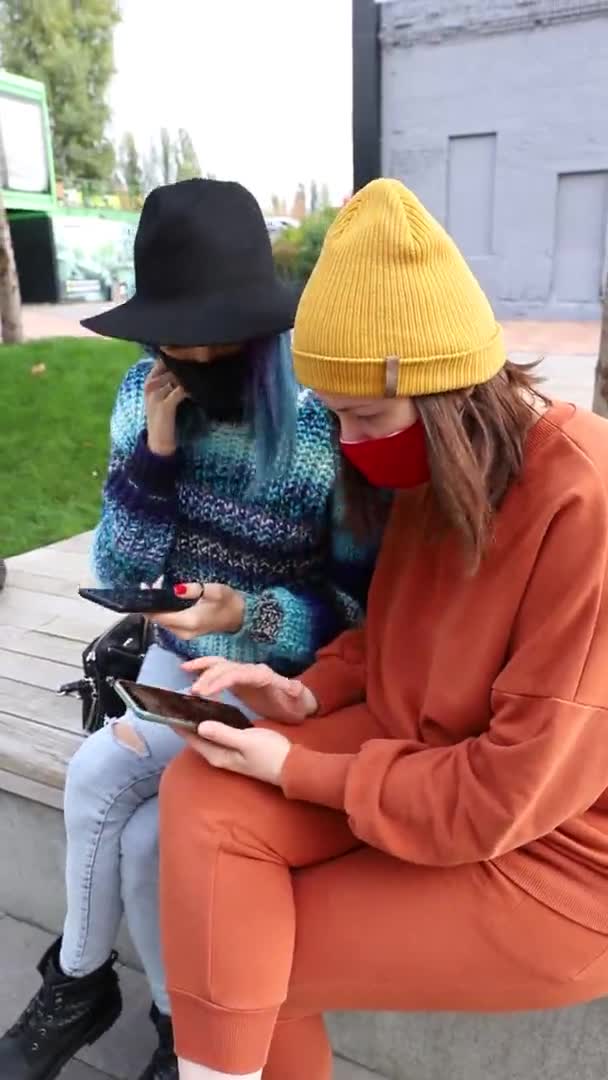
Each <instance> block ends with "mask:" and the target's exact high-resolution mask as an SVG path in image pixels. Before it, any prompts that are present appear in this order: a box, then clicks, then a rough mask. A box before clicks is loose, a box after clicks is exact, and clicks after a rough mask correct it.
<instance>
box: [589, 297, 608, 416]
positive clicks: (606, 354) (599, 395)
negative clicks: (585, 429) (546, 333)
mask: <svg viewBox="0 0 608 1080" xmlns="http://www.w3.org/2000/svg"><path fill="white" fill-rule="evenodd" d="M593 411H594V412H596V413H599V415H600V416H605V417H606V419H607V420H608V278H606V286H605V289H604V306H603V309H602V332H601V335H600V352H599V356H598V358H597V367H596V369H595V388H594V391H593Z"/></svg>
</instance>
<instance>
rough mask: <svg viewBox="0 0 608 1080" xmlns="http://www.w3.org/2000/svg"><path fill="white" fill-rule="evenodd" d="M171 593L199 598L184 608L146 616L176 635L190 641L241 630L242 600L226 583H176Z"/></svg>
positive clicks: (243, 607)
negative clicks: (209, 635) (208, 635)
mask: <svg viewBox="0 0 608 1080" xmlns="http://www.w3.org/2000/svg"><path fill="white" fill-rule="evenodd" d="M175 593H176V596H179V598H180V599H184V600H191V599H194V598H195V597H198V598H199V599H198V600H197V602H196V603H195V604H193V605H192V607H189V608H186V609H185V610H184V611H163V612H162V613H161V614H158V615H150V618H151V619H152V621H153V622H155V623H158V625H159V626H164V628H165V630H170V631H171V633H172V634H175V636H176V637H179V638H183V640H184V641H190V640H191V639H192V638H195V637H202V636H203V635H204V634H236V633H237V632H238V631H239V630H240V629H241V627H242V625H243V615H244V613H245V601H244V599H243V597H242V595H241V593H239V592H237V591H236V589H232V588H231V587H230V585H217V584H215V583H214V582H212V583H210V584H209V585H176V586H175Z"/></svg>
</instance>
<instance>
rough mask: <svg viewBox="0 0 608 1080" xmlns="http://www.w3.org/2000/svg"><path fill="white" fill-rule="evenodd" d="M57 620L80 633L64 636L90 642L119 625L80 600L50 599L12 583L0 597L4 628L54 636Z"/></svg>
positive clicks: (112, 616) (111, 616)
mask: <svg viewBox="0 0 608 1080" xmlns="http://www.w3.org/2000/svg"><path fill="white" fill-rule="evenodd" d="M57 619H65V620H68V621H69V623H70V624H71V625H72V627H76V628H77V629H78V632H77V633H70V634H60V636H63V637H73V638H75V639H77V640H82V641H87V640H90V639H91V638H93V637H95V636H96V635H97V634H100V633H101V632H102V630H103V629H105V627H106V626H111V624H112V622H115V621H116V615H115V614H114V613H113V612H111V611H104V609H103V608H100V607H96V606H95V605H94V604H91V603H90V602H89V601H87V600H81V599H80V597H78V596H74V597H73V598H72V597H66V596H48V595H43V594H40V593H35V592H30V590H29V589H14V588H11V586H10V579H9V584H8V585H7V587H6V588H5V589H4V590H3V592H2V593H0V623H2V625H4V626H7V625H8V626H17V627H22V628H23V629H27V630H42V631H45V632H46V633H50V634H52V633H54V630H53V629H52V627H53V624H54V623H55V621H56V620H57Z"/></svg>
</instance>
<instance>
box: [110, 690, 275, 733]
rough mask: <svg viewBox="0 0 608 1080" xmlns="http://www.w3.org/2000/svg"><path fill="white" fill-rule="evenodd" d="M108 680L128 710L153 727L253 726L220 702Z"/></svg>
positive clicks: (249, 721)
mask: <svg viewBox="0 0 608 1080" xmlns="http://www.w3.org/2000/svg"><path fill="white" fill-rule="evenodd" d="M109 681H110V683H111V685H112V687H113V688H114V690H116V693H117V694H118V696H119V697H120V698H122V700H123V701H124V703H125V705H126V706H127V708H128V709H131V710H132V712H134V713H135V715H136V716H138V717H139V718H140V719H141V720H150V721H151V722H152V723H153V724H167V725H168V726H169V727H181V728H184V729H185V730H186V731H190V732H194V733H196V731H197V729H198V725H199V724H202V723H203V721H205V720H217V721H218V722H219V723H221V724H228V726H229V727H233V728H239V729H240V730H244V729H245V728H250V727H253V724H252V723H251V720H249V718H248V717H247V716H245V714H244V713H242V712H241V710H240V709H237V708H236V706H235V705H226V704H225V702H223V701H210V700H209V698H200V697H196V696H195V695H194V694H178V693H176V692H175V690H161V689H159V688H157V687H154V686H144V685H142V684H141V683H134V682H130V681H129V680H127V679H110V680H109Z"/></svg>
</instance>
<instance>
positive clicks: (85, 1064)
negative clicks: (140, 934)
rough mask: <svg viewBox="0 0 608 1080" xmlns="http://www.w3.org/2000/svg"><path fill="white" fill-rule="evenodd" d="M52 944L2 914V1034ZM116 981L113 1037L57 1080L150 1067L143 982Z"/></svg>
mask: <svg viewBox="0 0 608 1080" xmlns="http://www.w3.org/2000/svg"><path fill="white" fill-rule="evenodd" d="M52 940H53V938H52V936H51V934H47V933H46V932H45V931H44V930H40V929H38V928H37V927H34V926H30V925H29V924H28V923H24V922H19V921H18V920H17V919H13V918H11V917H10V916H8V915H2V913H0V1031H5V1030H6V1028H7V1027H8V1026H9V1025H10V1024H12V1023H13V1021H14V1020H15V1019H16V1017H17V1016H18V1014H19V1013H20V1012H21V1010H22V1009H23V1008H24V1006H25V1005H26V1004H27V1002H28V1001H29V999H30V997H31V996H32V994H33V993H35V991H36V989H37V987H38V985H39V981H40V980H39V977H38V973H37V971H36V964H37V962H38V960H39V959H40V957H41V955H42V953H43V952H44V950H45V949H46V948H47V947H48V946H49V945H50V943H51V941H52ZM120 981H121V986H122V990H123V997H124V1011H123V1014H122V1016H121V1017H120V1019H119V1020H118V1022H117V1023H116V1024H115V1025H114V1027H113V1028H112V1031H111V1032H108V1033H107V1035H104V1037H103V1038H102V1039H100V1040H99V1042H98V1043H95V1045H94V1046H91V1047H87V1049H86V1050H83V1051H82V1053H81V1054H80V1055H79V1056H78V1058H77V1059H75V1060H74V1061H72V1062H71V1063H70V1064H69V1065H67V1066H66V1067H65V1069H64V1070H63V1072H62V1074H61V1080H135V1078H136V1077H138V1076H139V1074H140V1073H141V1072H142V1071H143V1069H144V1067H145V1066H146V1064H147V1063H148V1060H149V1058H150V1055H151V1054H152V1050H153V1046H154V1034H153V1031H152V1026H151V1024H150V1022H149V1020H148V1009H149V1007H150V1000H149V992H148V989H147V985H146V982H145V979H144V977H143V975H141V974H140V973H139V972H137V971H133V969H131V968H127V967H125V966H124V965H122V966H121V968H120ZM1 1080H11V1077H8V1076H3V1077H2V1078H1ZM285 1080H289V1078H288V1077H286V1078H285ZM334 1080H383V1078H382V1077H381V1076H380V1074H379V1073H371V1072H368V1070H367V1069H362V1068H360V1067H359V1066H358V1065H351V1064H350V1062H346V1061H336V1065H335V1070H334Z"/></svg>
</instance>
